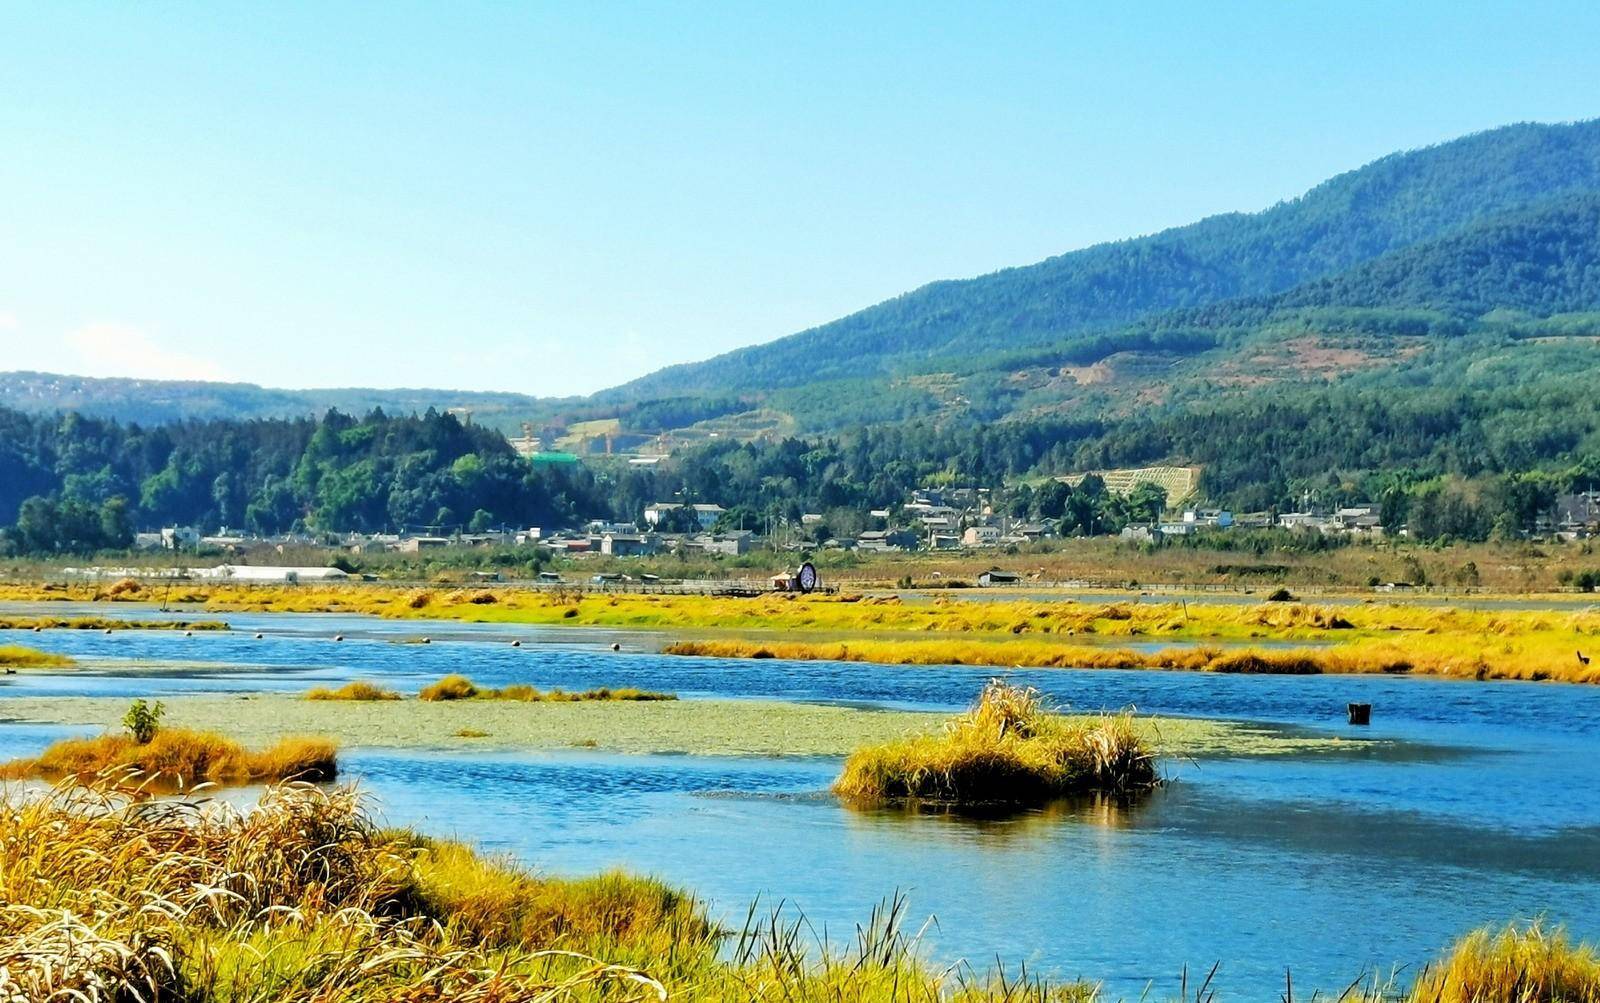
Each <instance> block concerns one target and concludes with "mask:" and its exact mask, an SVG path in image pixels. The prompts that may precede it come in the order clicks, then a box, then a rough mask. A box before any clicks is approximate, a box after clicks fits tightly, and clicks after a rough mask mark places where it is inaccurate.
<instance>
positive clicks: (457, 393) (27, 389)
mask: <svg viewBox="0 0 1600 1003" xmlns="http://www.w3.org/2000/svg"><path fill="white" fill-rule="evenodd" d="M0 407H8V408H12V409H14V410H18V411H26V412H32V413H49V412H54V411H77V412H79V413H80V414H86V415H90V416H93V417H98V418H116V419H118V420H120V421H133V422H139V423H141V424H146V425H152V424H163V423H167V422H173V421H183V420H187V419H202V420H203V419H209V418H236V419H243V418H301V417H307V416H316V415H321V414H322V413H324V412H326V411H327V410H328V409H330V408H336V409H338V410H340V411H343V412H345V413H347V414H364V413H366V412H367V411H370V410H372V409H373V408H381V409H383V410H384V411H387V412H390V413H393V414H411V413H413V412H417V413H420V412H423V411H426V410H428V409H429V408H434V409H435V410H439V411H446V410H450V409H463V410H466V411H470V412H472V416H473V419H474V420H475V421H478V422H480V423H483V424H487V425H492V426H494V427H498V428H501V429H502V430H510V429H512V428H514V427H515V425H516V423H517V422H520V421H523V420H527V419H528V418H530V417H531V416H532V415H534V414H536V413H541V412H544V411H547V410H548V409H549V402H541V401H540V400H539V399H538V398H534V397H529V396H526V395H523V394H512V393H485V392H479V391H463V390H367V389H355V388H352V389H330V390H275V389H270V388H267V387H259V386H256V385H255V384H253V383H208V382H203V381H198V380H134V379H96V378H93V377H88V376H63V375H58V374H55V373H35V372H9V373H0Z"/></svg>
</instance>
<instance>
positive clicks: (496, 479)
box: [0, 409, 595, 550]
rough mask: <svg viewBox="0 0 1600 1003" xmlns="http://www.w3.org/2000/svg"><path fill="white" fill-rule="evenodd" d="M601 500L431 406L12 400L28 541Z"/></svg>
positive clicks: (3, 441)
mask: <svg viewBox="0 0 1600 1003" xmlns="http://www.w3.org/2000/svg"><path fill="white" fill-rule="evenodd" d="M30 499H31V501H30ZM594 504H595V501H594V486H593V481H592V478H589V477H588V476H587V475H586V473H585V472H584V471H583V470H581V469H579V468H576V467H573V468H566V469H562V468H548V467H545V468H533V467H530V466H529V465H528V464H527V463H525V462H523V461H522V460H521V459H520V458H518V457H517V456H516V455H515V454H514V453H513V452H512V450H511V448H510V446H508V445H507V444H506V441H505V439H504V438H503V437H502V436H501V435H500V434H499V433H497V432H494V431H491V430H488V429H484V428H481V427H475V426H464V425H462V424H461V423H460V422H459V421H457V420H456V419H455V417H454V416H452V415H448V414H446V415H440V414H437V413H435V412H431V411H430V412H428V413H426V414H424V415H422V416H421V417H404V418H390V417H388V416H386V415H384V414H383V413H382V412H381V411H376V412H373V413H371V414H369V415H368V416H367V417H366V418H364V419H359V420H358V419H355V418H352V417H350V416H347V415H343V414H340V413H338V412H330V413H329V414H328V415H326V416H325V417H324V418H322V419H319V420H313V419H294V420H281V419H271V420H263V421H245V422H239V421H210V422H193V421H191V422H179V423H175V424H170V425H162V426H157V427H152V428H143V427H140V426H137V425H132V426H128V425H121V424H118V423H116V422H111V421H105V420H101V419H95V418H86V417H83V416H81V415H68V416H66V417H64V418H56V417H34V416H28V415H23V414H20V413H18V412H14V411H7V410H3V409H0V525H10V524H12V523H16V524H17V527H18V530H19V535H20V538H21V540H22V541H23V543H24V546H25V549H29V550H34V549H54V548H53V547H51V546H48V545H45V544H47V543H48V541H51V540H54V541H56V542H58V543H61V544H64V545H67V547H68V549H85V548H87V549H94V548H96V547H102V546H104V547H113V546H125V545H126V544H127V543H128V542H129V539H128V538H129V535H130V534H131V533H132V532H133V531H134V530H137V529H153V528H156V527H160V526H163V525H195V526H200V527H203V528H206V529H208V530H213V531H214V530H216V529H218V528H219V527H222V526H231V527H234V528H236V529H242V530H248V531H250V532H254V533H262V534H270V533H278V532H283V531H286V530H289V529H292V528H293V529H303V528H310V529H321V530H330V531H343V530H380V529H390V528H404V527H412V528H415V527H419V526H424V525H443V526H444V527H446V528H449V529H457V528H467V527H469V526H473V527H477V526H487V525H495V524H499V523H501V522H503V521H504V522H512V523H518V524H528V525H536V524H540V523H544V524H552V523H565V522H569V521H572V520H575V519H577V518H579V516H580V515H582V514H583V513H584V512H585V511H586V510H587V509H588V508H590V507H592V506H593V505H594Z"/></svg>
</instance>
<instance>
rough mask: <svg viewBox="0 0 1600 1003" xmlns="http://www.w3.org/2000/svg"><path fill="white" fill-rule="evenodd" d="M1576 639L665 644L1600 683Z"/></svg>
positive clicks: (744, 654) (837, 657)
mask: <svg viewBox="0 0 1600 1003" xmlns="http://www.w3.org/2000/svg"><path fill="white" fill-rule="evenodd" d="M1597 640H1600V639H1597ZM1568 643H1570V641H1569V640H1568V639H1565V638H1556V639H1549V638H1540V637H1537V636H1535V637H1534V638H1531V639H1529V640H1528V641H1527V642H1526V643H1512V642H1504V641H1502V642H1499V643H1495V642H1493V641H1486V640H1483V639H1476V638H1448V637H1431V636H1420V637H1407V638H1402V639H1395V640H1386V639H1374V640H1356V641H1349V642H1345V643H1341V644H1335V645H1331V646H1328V647H1315V648H1313V647H1302V648H1263V647H1250V646H1245V647H1238V648H1222V647H1217V646H1208V645H1197V646H1191V647H1167V648H1160V649H1157V650H1154V651H1142V650H1138V649H1134V648H1124V647H1099V646H1090V645H1082V644H1078V645H1074V644H1062V643H1052V642H1048V641H1037V640H1020V641H1019V640H993V641H961V640H953V639H905V640H902V639H883V640H878V639H868V640H861V641H749V640H733V639H716V638H710V639H698V640H684V641H676V642H673V643H672V644H669V645H666V646H665V647H664V648H663V649H662V651H663V652H664V653H666V654H670V655H699V656H704V657H711V658H781V659H789V660H795V661H811V660H827V661H840V662H876V663H879V664H885V665H989V666H1020V667H1025V668H1064V669H1166V670H1174V671H1189V672H1223V673H1240V674H1272V675H1317V674H1323V673H1327V674H1361V673H1369V674H1370V673H1387V674H1405V673H1415V674H1418V675H1436V676H1450V677H1454V678H1458V679H1523V680H1532V681H1542V680H1558V681H1561V682H1573V683H1596V682H1600V665H1591V664H1589V663H1586V662H1582V661H1579V660H1578V659H1577V657H1576V656H1577V653H1578V651H1579V650H1580V649H1578V648H1575V647H1573V648H1569V647H1566V645H1567V644H1568ZM1579 643H1581V642H1579ZM1596 647H1600V644H1597V645H1596Z"/></svg>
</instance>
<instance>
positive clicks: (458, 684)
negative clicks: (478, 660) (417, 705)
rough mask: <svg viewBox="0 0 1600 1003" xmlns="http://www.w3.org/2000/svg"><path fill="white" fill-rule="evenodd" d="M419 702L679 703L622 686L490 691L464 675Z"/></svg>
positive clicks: (517, 686) (430, 689)
mask: <svg viewBox="0 0 1600 1003" xmlns="http://www.w3.org/2000/svg"><path fill="white" fill-rule="evenodd" d="M417 699H419V700H427V701H430V702H439V701H447V700H515V701H520V702H522V703H576V702H580V701H591V700H598V701H605V700H625V701H655V700H676V699H678V697H677V695H676V694H673V693H656V692H654V691H651V690H640V689H633V688H632V687H627V686H622V687H617V688H615V689H612V688H611V687H607V686H602V687H600V688H598V689H591V690H581V691H577V692H572V691H568V690H559V689H556V690H539V689H535V688H534V687H532V686H527V685H524V684H521V683H513V684H512V685H510V686H506V687H503V688H501V689H490V688H488V687H484V686H479V685H478V684H477V683H475V682H473V681H472V680H471V679H468V678H467V677H466V676H463V675H449V676H445V677H444V678H442V679H440V680H438V681H436V682H433V683H429V684H428V685H427V686H424V687H423V688H422V690H421V692H419V693H418V694H417Z"/></svg>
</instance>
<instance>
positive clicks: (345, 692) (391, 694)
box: [305, 679, 400, 701]
mask: <svg viewBox="0 0 1600 1003" xmlns="http://www.w3.org/2000/svg"><path fill="white" fill-rule="evenodd" d="M305 699H307V700H356V701H370V700H399V699H400V694H398V693H396V692H395V691H394V690H386V689H384V688H383V687H382V686H379V685H378V684H377V683H369V682H367V681H366V680H364V679H357V680H355V681H353V682H348V683H345V684H344V685H343V686H341V687H339V688H338V689H336V690H332V689H328V688H327V687H325V686H318V687H316V688H315V689H311V690H307V691H306V695H305Z"/></svg>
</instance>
